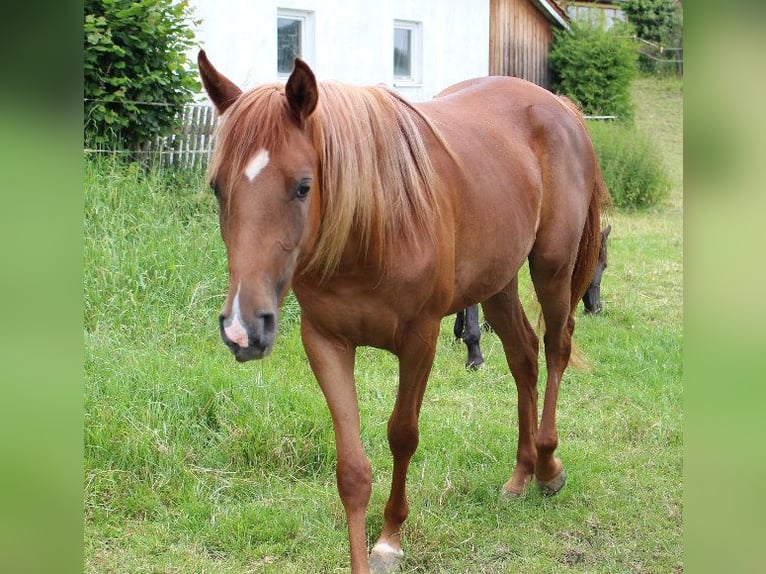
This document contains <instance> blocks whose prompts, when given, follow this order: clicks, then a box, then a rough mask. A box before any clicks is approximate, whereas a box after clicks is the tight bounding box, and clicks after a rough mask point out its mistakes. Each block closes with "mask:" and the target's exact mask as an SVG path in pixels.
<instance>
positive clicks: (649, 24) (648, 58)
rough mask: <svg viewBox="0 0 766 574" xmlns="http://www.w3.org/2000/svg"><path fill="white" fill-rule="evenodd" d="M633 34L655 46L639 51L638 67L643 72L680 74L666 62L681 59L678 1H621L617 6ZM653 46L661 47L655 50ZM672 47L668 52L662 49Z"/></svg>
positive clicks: (677, 69) (644, 46)
mask: <svg viewBox="0 0 766 574" xmlns="http://www.w3.org/2000/svg"><path fill="white" fill-rule="evenodd" d="M621 8H622V11H623V12H624V13H625V16H626V17H627V18H628V22H630V23H631V25H632V26H633V27H634V28H635V31H636V35H637V36H638V37H639V38H641V39H643V40H646V41H648V42H652V43H653V44H655V47H650V46H649V45H643V46H641V47H640V48H639V65H640V68H641V70H642V71H645V72H676V73H682V70H683V68H682V67H680V66H678V65H677V63H674V62H671V61H670V60H679V59H682V52H681V51H680V50H679V48H681V47H682V46H683V7H682V5H681V2H679V1H678V0H625V1H624V2H623V3H622V4H621ZM657 46H659V47H661V48H658V47H657ZM667 48H672V49H671V50H669V51H668V50H666V49H667Z"/></svg>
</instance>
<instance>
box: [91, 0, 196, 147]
mask: <svg viewBox="0 0 766 574" xmlns="http://www.w3.org/2000/svg"><path fill="white" fill-rule="evenodd" d="M194 24H196V22H195V21H194V20H192V17H191V9H190V8H189V6H188V2H186V0H182V1H177V0H139V1H132V0H85V26H84V29H85V36H84V43H85V62H84V79H85V87H84V92H85V143H86V145H89V146H101V147H103V146H107V147H125V148H130V149H135V148H137V147H139V146H140V145H141V144H143V143H145V142H147V141H149V140H151V139H152V138H153V137H154V136H156V135H157V134H161V133H162V132H163V131H164V130H166V129H167V128H168V127H169V126H171V125H172V124H173V121H174V118H175V116H176V114H177V113H178V111H179V110H180V109H181V107H182V106H183V105H184V104H185V103H188V102H189V101H190V100H191V98H192V96H193V94H194V93H196V92H197V91H198V89H199V85H198V83H197V79H196V77H197V75H196V71H195V69H194V68H193V66H192V64H191V62H190V61H189V59H188V57H187V55H186V54H187V50H188V49H189V48H190V47H191V46H192V45H193V44H194V30H193V25H194ZM134 102H141V103H143V102H146V103H152V104H161V105H142V104H141V103H134Z"/></svg>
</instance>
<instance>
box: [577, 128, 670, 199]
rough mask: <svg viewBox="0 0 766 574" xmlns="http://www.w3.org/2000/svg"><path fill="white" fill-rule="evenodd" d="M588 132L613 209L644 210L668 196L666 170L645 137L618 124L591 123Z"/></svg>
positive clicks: (655, 148) (660, 157) (659, 156)
mask: <svg viewBox="0 0 766 574" xmlns="http://www.w3.org/2000/svg"><path fill="white" fill-rule="evenodd" d="M588 130H589V131H590V135H591V138H592V139H593V145H594V147H595V148H596V154H597V155H598V160H599V163H600V165H601V173H602V174H603V176H604V181H605V182H606V185H607V187H608V188H609V192H610V193H611V195H612V200H613V201H614V205H615V207H617V208H618V209H623V210H632V209H646V208H648V207H652V206H655V205H657V204H659V203H660V202H661V201H662V200H664V199H665V198H666V197H667V196H668V193H669V191H670V178H669V176H668V173H667V168H666V167H665V164H664V163H663V159H662V156H661V155H660V152H659V151H658V149H657V146H656V145H655V144H654V143H653V142H652V140H651V139H650V138H649V137H648V136H647V135H645V134H644V133H642V132H639V131H638V130H636V129H635V128H634V127H633V126H630V125H626V124H620V123H617V122H596V121H591V122H589V123H588Z"/></svg>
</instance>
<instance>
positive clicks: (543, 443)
mask: <svg viewBox="0 0 766 574" xmlns="http://www.w3.org/2000/svg"><path fill="white" fill-rule="evenodd" d="M575 245H576V243H575ZM539 253H540V252H537V253H535V252H533V253H532V255H531V256H530V259H529V269H530V272H531V276H532V282H533V284H534V286H535V291H536V292H537V298H538V300H539V302H540V307H541V308H542V312H543V318H544V319H545V336H544V338H543V341H544V343H545V363H546V367H547V371H548V376H547V380H546V386H545V402H544V404H543V414H542V417H541V419H540V428H539V430H538V433H537V438H536V441H535V443H536V445H537V464H536V465H535V478H536V479H537V483H538V486H539V487H540V489H541V491H542V492H543V494H546V495H553V494H556V493H557V492H558V491H559V490H561V488H562V487H563V486H564V482H565V480H566V474H565V473H564V467H563V465H562V464H561V461H560V460H559V459H558V458H556V457H555V456H554V455H553V453H554V451H555V450H556V447H557V446H558V434H557V431H556V402H557V401H558V393H559V385H560V383H561V377H562V376H563V374H564V369H566V367H567V364H568V363H569V357H570V354H571V352H572V333H573V332H574V317H573V316H572V306H571V280H572V279H571V277H572V266H573V265H574V263H573V262H570V263H566V262H565V263H561V261H562V260H563V261H566V258H563V259H557V258H550V257H549V258H546V257H544V256H542V255H540V254H539Z"/></svg>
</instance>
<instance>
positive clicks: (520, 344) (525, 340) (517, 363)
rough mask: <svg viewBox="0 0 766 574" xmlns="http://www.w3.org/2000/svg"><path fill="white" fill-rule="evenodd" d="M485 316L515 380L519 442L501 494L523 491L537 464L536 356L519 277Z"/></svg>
mask: <svg viewBox="0 0 766 574" xmlns="http://www.w3.org/2000/svg"><path fill="white" fill-rule="evenodd" d="M482 308H483V309H484V316H485V317H486V319H487V321H488V322H489V324H490V325H491V326H492V328H493V329H494V331H495V332H496V333H497V335H498V337H500V341H501V342H502V344H503V350H504V351H505V357H506V360H507V361H508V367H509V368H510V370H511V373H512V374H513V378H514V380H515V381H516V389H517V391H518V396H519V403H518V412H519V442H518V448H517V450H516V468H515V469H514V471H513V475H512V476H511V478H510V479H509V480H508V482H506V483H505V484H504V485H503V494H506V495H521V494H524V492H525V491H526V488H527V485H528V484H529V481H530V479H531V478H532V475H533V474H534V472H535V466H536V464H537V446H536V444H535V439H536V436H537V374H538V368H537V354H538V347H539V344H538V339H537V335H536V334H535V330H534V329H533V328H532V326H531V325H530V324H529V321H528V320H527V316H526V314H525V313H524V309H523V308H522V306H521V301H520V300H519V293H518V277H516V278H514V280H513V281H512V282H511V283H510V284H509V285H508V286H507V287H506V288H505V289H504V290H503V291H501V292H500V293H498V294H497V295H495V296H494V297H491V298H490V299H488V300H487V301H485V302H484V303H482Z"/></svg>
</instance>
